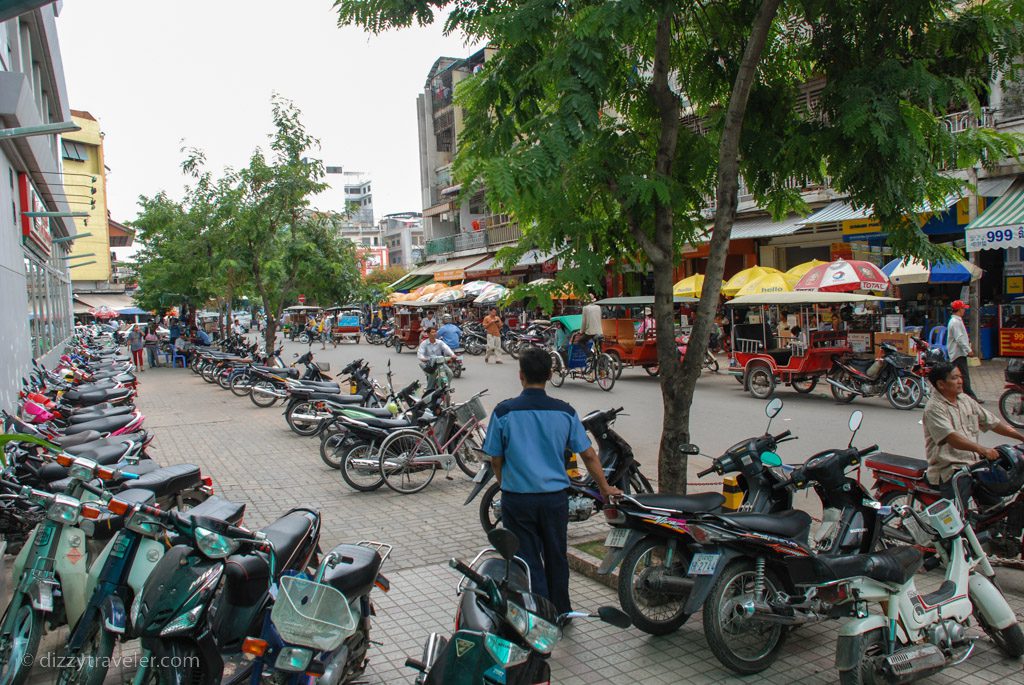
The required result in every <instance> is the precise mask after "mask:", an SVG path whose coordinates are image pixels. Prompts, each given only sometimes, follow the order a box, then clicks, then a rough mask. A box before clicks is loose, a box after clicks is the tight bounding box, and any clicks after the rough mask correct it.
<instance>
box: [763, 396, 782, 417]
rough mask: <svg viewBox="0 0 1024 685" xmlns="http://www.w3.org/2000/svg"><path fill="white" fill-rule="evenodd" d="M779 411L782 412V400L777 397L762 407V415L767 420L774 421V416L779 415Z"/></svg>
mask: <svg viewBox="0 0 1024 685" xmlns="http://www.w3.org/2000/svg"><path fill="white" fill-rule="evenodd" d="M780 411H782V400H780V399H779V398H778V397H776V398H775V399H773V400H772V401H771V402H769V403H768V404H766V405H765V407H764V414H765V416H767V417H768V418H769V419H774V418H775V417H776V416H778V415H779V412H780Z"/></svg>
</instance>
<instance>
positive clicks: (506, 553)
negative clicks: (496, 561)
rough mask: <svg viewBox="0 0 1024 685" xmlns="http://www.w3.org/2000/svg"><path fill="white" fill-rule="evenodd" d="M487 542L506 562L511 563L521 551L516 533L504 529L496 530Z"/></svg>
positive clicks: (488, 537) (490, 533) (491, 533)
mask: <svg viewBox="0 0 1024 685" xmlns="http://www.w3.org/2000/svg"><path fill="white" fill-rule="evenodd" d="M487 541H488V542H490V543H491V547H493V548H494V549H495V550H497V552H498V554H500V555H501V558H502V559H504V560H505V561H511V560H512V559H513V558H514V557H515V555H516V552H518V551H519V538H517V537H516V534H515V533H513V532H512V531H510V530H506V529H504V528H495V529H494V530H492V531H491V532H489V533H488V534H487Z"/></svg>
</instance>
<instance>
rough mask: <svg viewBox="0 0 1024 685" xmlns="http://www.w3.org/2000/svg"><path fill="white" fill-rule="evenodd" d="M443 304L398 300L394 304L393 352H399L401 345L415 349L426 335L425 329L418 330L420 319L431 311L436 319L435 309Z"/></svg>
mask: <svg viewBox="0 0 1024 685" xmlns="http://www.w3.org/2000/svg"><path fill="white" fill-rule="evenodd" d="M443 306H444V305H441V304H435V303H433V302H424V301H422V300H415V301H413V302H399V303H397V304H396V305H395V310H396V311H395V342H394V346H395V352H401V351H402V348H403V347H411V348H412V349H414V350H415V349H416V348H418V347H419V346H420V341H421V340H423V338H424V337H426V331H423V330H420V319H421V318H422V317H424V316H426V315H427V313H428V312H429V313H432V314H433V315H434V319H435V320H436V319H437V310H439V309H441V308H442V307H443Z"/></svg>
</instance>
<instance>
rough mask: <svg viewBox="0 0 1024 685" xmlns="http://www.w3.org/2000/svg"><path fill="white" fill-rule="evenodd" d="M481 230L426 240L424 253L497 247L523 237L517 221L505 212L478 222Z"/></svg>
mask: <svg viewBox="0 0 1024 685" xmlns="http://www.w3.org/2000/svg"><path fill="white" fill-rule="evenodd" d="M480 223H481V224H482V226H481V228H482V229H483V230H479V231H466V232H464V233H456V234H455V235H448V236H444V237H443V238H434V239H433V240H428V241H427V246H426V254H427V256H428V257H430V256H434V255H443V254H449V253H452V252H465V251H467V250H481V249H492V248H493V249H497V248H498V247H501V246H503V245H509V244H512V243H518V242H519V240H520V239H521V238H522V237H523V232H522V230H520V228H519V222H518V221H515V220H513V219H511V218H510V217H508V216H507V215H505V214H497V215H493V216H491V217H488V218H487V219H485V220H484V221H481V222H480Z"/></svg>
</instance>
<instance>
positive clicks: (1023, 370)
mask: <svg viewBox="0 0 1024 685" xmlns="http://www.w3.org/2000/svg"><path fill="white" fill-rule="evenodd" d="M1003 380H1004V381H1005V382H1006V383H1005V385H1004V386H1003V387H1004V388H1005V390H1004V391H1003V394H1002V396H1001V397H1000V398H999V413H1000V414H1002V415H1003V418H1004V419H1005V420H1006V422H1007V423H1008V424H1010V425H1011V426H1014V427H1015V428H1024V359H1013V360H1011V361H1010V363H1009V364H1007V365H1006V370H1005V371H1004V372H1003Z"/></svg>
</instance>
